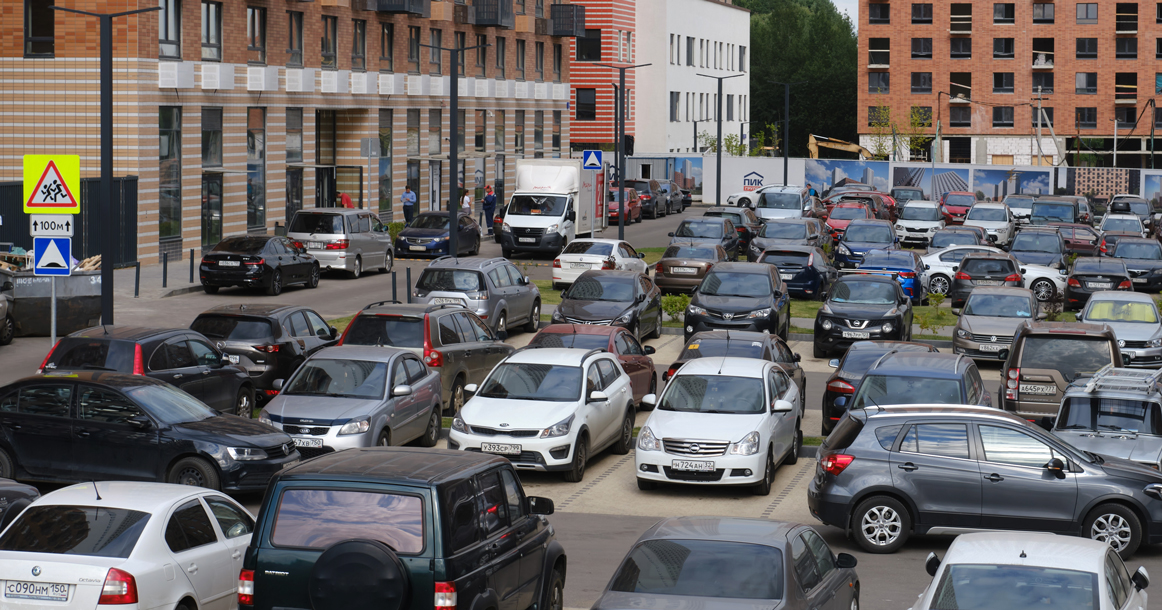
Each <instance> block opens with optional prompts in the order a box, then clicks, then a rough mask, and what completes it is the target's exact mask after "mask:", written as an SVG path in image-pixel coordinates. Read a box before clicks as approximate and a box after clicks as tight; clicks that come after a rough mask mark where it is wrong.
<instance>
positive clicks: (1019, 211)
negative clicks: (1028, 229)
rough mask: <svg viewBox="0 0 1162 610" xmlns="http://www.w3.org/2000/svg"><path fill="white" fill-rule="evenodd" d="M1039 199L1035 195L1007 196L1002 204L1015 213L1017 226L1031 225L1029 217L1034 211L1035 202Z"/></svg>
mask: <svg viewBox="0 0 1162 610" xmlns="http://www.w3.org/2000/svg"><path fill="white" fill-rule="evenodd" d="M1036 200H1037V198H1036V197H1035V196H1033V195H1006V196H1005V200H1004V201H1003V202H1002V203H1004V204H1005V205H1007V206H1009V209H1010V210H1012V212H1013V218H1015V219H1017V224H1020V225H1027V224H1029V216H1030V214H1031V213H1032V210H1033V202H1034V201H1036Z"/></svg>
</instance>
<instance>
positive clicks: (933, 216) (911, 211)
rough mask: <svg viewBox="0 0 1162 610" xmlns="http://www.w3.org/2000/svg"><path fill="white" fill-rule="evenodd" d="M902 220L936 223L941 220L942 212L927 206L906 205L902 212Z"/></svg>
mask: <svg viewBox="0 0 1162 610" xmlns="http://www.w3.org/2000/svg"><path fill="white" fill-rule="evenodd" d="M900 220H921V221H925V222H936V221H938V220H940V210H938V209H937V208H935V207H929V206H926V205H923V206H920V205H906V206H904V209H902V210H900Z"/></svg>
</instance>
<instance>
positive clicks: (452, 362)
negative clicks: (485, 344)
mask: <svg viewBox="0 0 1162 610" xmlns="http://www.w3.org/2000/svg"><path fill="white" fill-rule="evenodd" d="M435 317H436V332H438V333H439V336H438V339H439V341H440V348H439V349H440V353H441V354H443V355H444V370H445V371H448V375H449V379H455V378H456V376H457V375H459V374H461V373H463V374H464V376H465V377H468V378H471V377H472V362H471V361H470V360H471V355H472V343H471V342H468V341H465V340H464V339H465V338H464V336H463V333H462V331H461V329H460V325H459V324H457V323H456V314H454V313H450V314H445V315H442V316H435ZM429 319H431V318H430V317H429ZM467 383H472V382H467Z"/></svg>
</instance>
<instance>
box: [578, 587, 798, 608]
mask: <svg viewBox="0 0 1162 610" xmlns="http://www.w3.org/2000/svg"><path fill="white" fill-rule="evenodd" d="M784 607H786V601H785V600H766V599H735V598H726V597H697V596H693V595H655V594H647V593H623V592H621V591H606V592H605V594H604V595H602V596H601V599H599V600H597V603H596V604H593V608H592V610H706V609H707V608H715V609H716V610H778V609H780V608H784Z"/></svg>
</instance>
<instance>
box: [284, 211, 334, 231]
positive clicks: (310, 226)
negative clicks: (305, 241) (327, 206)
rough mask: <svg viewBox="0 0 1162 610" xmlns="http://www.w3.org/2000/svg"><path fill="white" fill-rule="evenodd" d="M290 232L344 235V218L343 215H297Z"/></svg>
mask: <svg viewBox="0 0 1162 610" xmlns="http://www.w3.org/2000/svg"><path fill="white" fill-rule="evenodd" d="M289 232H290V233H325V234H332V235H342V234H343V233H345V231H344V230H343V216H342V215H341V214H295V217H294V220H292V221H291V227H290V231H289Z"/></svg>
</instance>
